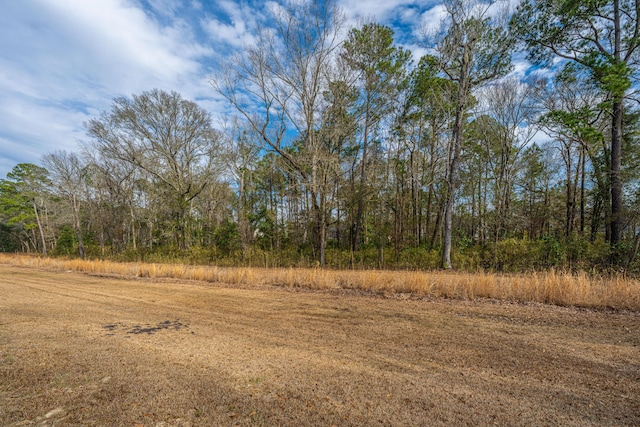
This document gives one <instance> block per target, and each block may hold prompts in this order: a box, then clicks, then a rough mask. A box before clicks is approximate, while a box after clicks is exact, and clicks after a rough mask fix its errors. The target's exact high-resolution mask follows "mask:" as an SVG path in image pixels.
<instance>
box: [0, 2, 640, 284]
mask: <svg viewBox="0 0 640 427" xmlns="http://www.w3.org/2000/svg"><path fill="white" fill-rule="evenodd" d="M445 10H446V14H445V19H444V20H443V21H442V23H441V25H440V27H439V28H437V29H425V31H424V34H423V35H422V36H421V37H420V40H416V41H415V42H416V43H417V44H420V45H421V46H424V47H425V50H426V52H428V53H427V54H426V55H424V56H423V57H421V58H420V59H419V60H417V61H413V59H412V58H413V56H412V54H411V52H410V51H408V50H407V49H406V48H403V47H402V46H400V45H399V44H398V43H397V41H396V40H394V32H393V30H392V29H391V28H390V27H387V26H384V25H381V24H378V23H375V22H366V23H362V24H360V25H359V26H357V27H353V28H348V27H347V24H346V20H345V17H344V13H343V12H342V11H341V10H340V9H339V7H338V6H337V5H336V4H335V3H334V2H332V1H311V2H297V3H290V4H287V5H286V6H285V7H283V8H282V9H281V10H279V12H278V15H277V19H274V22H273V26H272V27H269V28H263V29H261V30H260V31H259V32H258V34H257V35H256V43H255V44H254V45H251V46H247V47H246V48H245V49H244V51H243V52H242V53H241V54H239V55H237V56H234V57H230V58H227V59H226V61H225V63H224V64H220V66H219V71H218V72H216V74H214V75H212V76H211V78H210V84H211V93H212V96H213V95H215V96H217V97H219V98H220V99H221V100H224V101H225V103H226V104H225V105H226V106H227V112H228V114H227V115H226V117H224V120H220V119H219V118H217V117H216V118H214V117H212V115H211V113H209V112H208V111H207V110H205V109H203V108H202V107H200V106H199V105H198V104H197V103H196V102H195V101H191V100H188V99H184V98H183V97H182V96H181V95H180V94H179V93H176V92H173V91H164V90H159V89H153V90H149V91H146V92H143V93H140V94H134V95H132V96H130V97H118V98H115V99H114V100H113V102H112V104H111V108H110V109H108V110H106V111H103V112H102V113H101V114H100V115H99V116H97V117H95V118H93V119H91V120H89V121H88V122H86V123H84V127H85V129H86V139H85V140H84V141H83V142H82V144H80V146H79V147H78V150H77V151H75V152H68V151H60V150H58V151H52V152H51V153H49V154H46V155H45V156H43V158H42V159H39V161H38V162H35V161H34V163H21V164H18V165H16V166H15V167H14V168H13V169H12V170H11V171H10V172H9V173H8V174H7V176H6V178H5V179H1V180H0V252H26V253H34V254H44V255H51V256H66V257H80V258H91V259H111V260H140V261H151V262H156V261H175V262H184V263H193V264H199V263H203V264H217V265H223V266H224V265H227V266H232V265H233V266H239V265H247V266H261V267H290V266H291V267H294V266H299V267H315V266H317V267H328V268H344V269H348V268H355V269H358V268H365V269H369V268H388V269H437V268H444V269H458V270H465V271H479V270H482V271H498V272H522V271H532V270H545V269H551V268H553V269H560V270H567V271H587V272H588V271H598V272H601V271H624V272H628V273H629V274H636V275H637V274H640V260H639V259H638V251H639V249H640V187H639V184H640V145H639V144H638V138H639V137H640V134H639V132H640V108H639V106H640V105H639V102H640V98H638V97H636V95H637V89H638V83H637V82H638V81H637V79H638V77H639V73H638V70H639V67H638V65H639V64H638V59H639V52H638V45H639V44H640V17H639V16H638V14H639V13H640V7H639V6H638V1H632V0H589V1H576V0H523V1H522V2H520V3H519V5H518V7H517V8H516V9H515V10H511V11H510V10H508V9H507V8H505V7H502V5H501V2H489V3H487V2H479V1H473V0H447V1H446V2H445ZM525 57H526V58H527V60H528V61H529V62H530V64H532V67H531V69H530V70H529V71H528V72H527V73H525V74H524V77H521V76H520V77H518V75H517V74H515V73H514V72H513V71H514V58H525ZM214 119H215V120H214ZM220 123H222V124H220Z"/></svg>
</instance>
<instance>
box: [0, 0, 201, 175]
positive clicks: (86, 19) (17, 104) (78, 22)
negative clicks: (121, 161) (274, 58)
mask: <svg viewBox="0 0 640 427" xmlns="http://www.w3.org/2000/svg"><path fill="white" fill-rule="evenodd" d="M152 3H153V5H154V9H153V10H154V11H156V12H157V13H160V12H162V14H163V16H165V17H166V16H168V15H170V14H172V13H175V12H176V10H177V9H176V8H177V7H178V6H177V4H178V3H180V2H174V1H168V0H155V1H153V2H152ZM148 12H149V13H146V12H145V10H144V9H141V8H140V6H139V5H138V4H137V3H136V2H134V1H133V0H131V1H127V0H91V1H90V2H88V1H85V0H65V1H57V0H21V1H19V2H9V3H7V4H6V5H4V6H3V13H2V14H0V52H2V55H0V91H1V92H2V93H3V97H2V100H0V111H1V112H2V114H1V115H0V129H1V131H0V139H2V145H1V146H0V177H1V176H4V174H6V172H7V171H8V170H9V169H10V167H12V166H10V167H9V168H7V164H8V163H10V162H13V163H14V164H15V163H17V162H34V163H35V162H38V159H39V157H40V154H42V153H44V152H47V151H51V150H53V149H57V148H65V149H69V150H73V149H74V148H75V144H76V142H77V141H78V139H80V138H82V137H83V133H84V131H83V128H82V123H83V122H84V121H86V120H87V119H89V118H90V117H91V116H94V115H95V114H96V112H97V111H100V110H104V109H107V108H108V107H109V105H110V103H111V100H112V99H113V98H114V97H115V96H120V95H125V96H129V95H131V94H133V93H140V92H142V91H144V90H150V89H152V88H155V87H158V88H161V89H165V90H177V91H179V92H181V93H182V94H183V95H184V96H185V97H186V98H195V97H197V96H205V97H206V96H211V92H212V90H211V87H210V86H209V85H208V83H207V81H206V78H205V74H206V73H205V72H204V70H203V69H204V67H205V65H204V64H205V63H206V60H207V58H208V57H211V56H212V54H213V51H212V50H211V48H209V47H208V46H206V45H204V44H202V43H199V42H198V41H197V40H196V37H195V35H194V33H193V31H192V29H191V28H190V27H189V26H188V25H187V24H186V23H185V21H184V20H182V19H168V20H166V21H163V23H160V22H159V21H158V20H156V19H154V16H155V15H153V14H152V13H151V11H148ZM36 153H38V155H34V154H36Z"/></svg>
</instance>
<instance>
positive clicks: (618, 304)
mask: <svg viewBox="0 0 640 427" xmlns="http://www.w3.org/2000/svg"><path fill="white" fill-rule="evenodd" d="M0 264H9V265H21V266H31V267H45V268H53V269H58V270H72V271H81V272H86V273H94V274H117V275H122V276H125V277H148V278H154V279H155V278H175V279H184V280H198V281H205V282H211V283H218V282H220V283H227V284H232V285H247V286H273V285H275V286H285V287H303V288H309V289H354V290H363V291H367V292H374V293H395V294H411V295H415V296H418V297H432V298H450V299H462V300H473V299H478V298H491V299H497V300H502V301H512V302H538V303H544V304H554V305H561V306H578V307H591V308H613V309H625V310H640V282H639V281H638V280H635V279H631V278H627V277H625V276H623V275H618V276H614V277H592V276H589V275H587V274H585V273H577V274H572V273H562V272H556V271H553V270H552V271H547V272H534V273H530V274H508V275H507V274H495V273H483V272H479V273H462V272H460V273H458V272H443V271H428V272H425V271H380V270H359V271H344V270H326V269H304V268H296V269H293V268H285V269H282V268H270V269H266V268H247V267H238V268H221V267H216V266H197V265H193V266H192V265H185V264H149V263H139V262H136V263H115V262H110V261H101V260H90V261H89V260H80V259H71V260H65V259H55V258H41V257H31V256H21V255H7V254H0Z"/></svg>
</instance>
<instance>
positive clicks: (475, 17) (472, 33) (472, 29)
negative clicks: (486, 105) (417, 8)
mask: <svg viewBox="0 0 640 427" xmlns="http://www.w3.org/2000/svg"><path fill="white" fill-rule="evenodd" d="M495 3H496V2H495V1H490V2H488V3H481V2H479V1H475V0H447V1H446V2H445V7H446V10H447V19H446V21H445V22H444V23H443V25H444V29H443V35H442V37H441V38H440V39H439V40H438V42H437V44H436V49H437V51H438V53H439V56H440V67H441V69H442V71H443V72H444V73H445V74H446V75H447V77H448V78H449V79H450V80H452V81H453V82H454V83H455V84H456V85H457V94H456V99H455V101H454V103H455V106H456V107H455V109H456V111H455V121H454V125H453V129H452V143H451V146H450V149H449V155H448V167H447V197H446V200H447V202H446V205H445V212H444V238H443V248H442V267H443V268H446V269H450V268H451V267H452V265H451V243H452V241H451V238H452V231H453V203H454V197H455V192H456V189H457V186H458V182H457V181H458V168H459V165H460V154H461V152H462V147H463V142H464V129H465V126H466V120H467V117H468V109H469V107H470V106H471V102H472V91H473V90H474V89H475V88H477V87H479V86H480V85H482V84H483V83H486V82H489V81H491V80H493V79H495V78H497V77H500V76H502V75H504V74H505V73H506V72H507V71H508V70H509V69H510V67H511V51H512V49H513V45H514V43H513V42H512V40H511V38H510V37H509V35H508V34H507V32H506V30H505V28H504V25H502V24H501V22H500V21H499V20H494V19H492V18H491V17H490V14H489V11H490V8H491V7H492V6H493V5H494V4H495Z"/></svg>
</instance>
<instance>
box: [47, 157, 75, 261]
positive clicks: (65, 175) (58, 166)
mask: <svg viewBox="0 0 640 427" xmlns="http://www.w3.org/2000/svg"><path fill="white" fill-rule="evenodd" d="M42 160H43V163H44V164H45V166H46V167H47V168H48V169H49V171H50V173H51V178H52V181H53V184H54V186H55V187H56V189H57V190H58V192H59V194H61V195H62V196H63V197H64V198H65V199H66V200H67V202H68V203H69V207H70V208H71V213H72V217H73V229H74V231H75V233H76V239H77V242H78V253H79V255H80V258H82V259H84V257H85V249H84V241H83V237H82V234H83V233H82V220H81V209H80V206H81V203H82V200H83V194H84V193H85V191H84V175H85V170H84V168H85V165H84V164H83V163H82V162H81V160H80V159H79V158H78V156H77V155H76V154H75V153H70V152H68V151H55V152H53V153H49V154H45V155H44V157H43V159H42Z"/></svg>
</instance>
